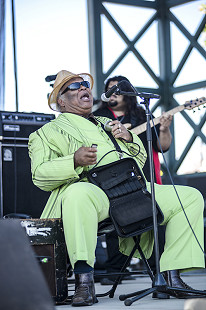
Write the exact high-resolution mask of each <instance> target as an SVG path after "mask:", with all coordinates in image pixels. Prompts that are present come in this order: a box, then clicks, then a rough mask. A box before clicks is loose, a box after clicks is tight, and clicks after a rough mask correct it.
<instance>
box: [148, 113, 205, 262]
mask: <svg viewBox="0 0 206 310" xmlns="http://www.w3.org/2000/svg"><path fill="white" fill-rule="evenodd" d="M148 111H149V114H150V118H151V120H152V124H153V127H154V131H155V135H156V137H157V140H158V143H159V146H160V151H161V154H162V157H163V160H164V164H165V167H166V170H167V172H168V175H169V178H170V181H171V183H172V186H173V188H174V191H175V193H176V196H177V198H178V200H179V203H180V206H181V208H182V210H183V213H184V215H185V218H186V220H187V222H188V225H189V227H190V229H191V231H192V233H193V235H194V237H195V239H196V241H197V244H198V245H199V247H200V249H201V251H202V252H203V254H204V256H205V257H206V253H205V251H204V249H203V248H202V246H201V244H200V242H199V240H198V238H197V236H196V234H195V232H194V229H193V228H192V225H191V223H190V221H189V218H188V216H187V214H186V212H185V209H184V207H183V204H182V202H181V199H180V197H179V194H178V192H177V189H176V187H175V184H174V181H173V179H172V176H171V173H170V171H169V167H168V165H167V162H166V159H165V156H164V153H163V150H162V146H161V143H160V139H159V137H158V134H157V129H156V127H155V124H154V120H153V118H154V117H153V115H152V113H151V111H150V109H149V107H148Z"/></svg>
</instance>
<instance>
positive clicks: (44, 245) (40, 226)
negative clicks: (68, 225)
mask: <svg viewBox="0 0 206 310" xmlns="http://www.w3.org/2000/svg"><path fill="white" fill-rule="evenodd" d="M21 225H22V227H24V228H25V230H26V234H27V235H28V237H29V240H30V244H31V245H32V248H33V250H34V252H35V253H36V258H37V259H38V261H39V263H40V266H41V268H42V272H43V274H44V276H45V279H46V281H47V284H48V287H49V289H50V294H51V296H52V297H53V299H54V301H55V302H56V303H61V302H64V301H65V300H66V299H67V297H68V286H67V285H68V284H67V250H66V244H65V239H64V231H63V224H62V220H61V219H26V220H23V219H22V220H21Z"/></svg>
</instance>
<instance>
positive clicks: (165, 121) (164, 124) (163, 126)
mask: <svg viewBox="0 0 206 310" xmlns="http://www.w3.org/2000/svg"><path fill="white" fill-rule="evenodd" d="M172 118H173V117H172V115H170V114H167V113H165V112H163V114H162V116H161V117H160V131H163V132H166V131H168V129H169V127H170V124H171V122H172Z"/></svg>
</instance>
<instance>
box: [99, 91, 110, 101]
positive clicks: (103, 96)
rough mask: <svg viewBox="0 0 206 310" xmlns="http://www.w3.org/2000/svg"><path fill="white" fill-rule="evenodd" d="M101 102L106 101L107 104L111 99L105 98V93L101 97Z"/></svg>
mask: <svg viewBox="0 0 206 310" xmlns="http://www.w3.org/2000/svg"><path fill="white" fill-rule="evenodd" d="M101 100H102V101H105V102H109V98H107V97H106V96H105V93H103V94H102V95H101Z"/></svg>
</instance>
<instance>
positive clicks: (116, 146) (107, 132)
mask: <svg viewBox="0 0 206 310" xmlns="http://www.w3.org/2000/svg"><path fill="white" fill-rule="evenodd" d="M100 124H101V126H102V129H104V131H105V132H106V134H107V135H108V136H109V138H110V140H111V141H112V142H113V144H114V146H115V149H116V150H117V152H119V153H121V154H123V152H122V150H121V148H120V146H119V144H118V143H117V141H116V140H115V138H114V137H113V135H112V134H111V132H110V131H106V130H105V128H104V125H103V124H102V123H101V122H100Z"/></svg>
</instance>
